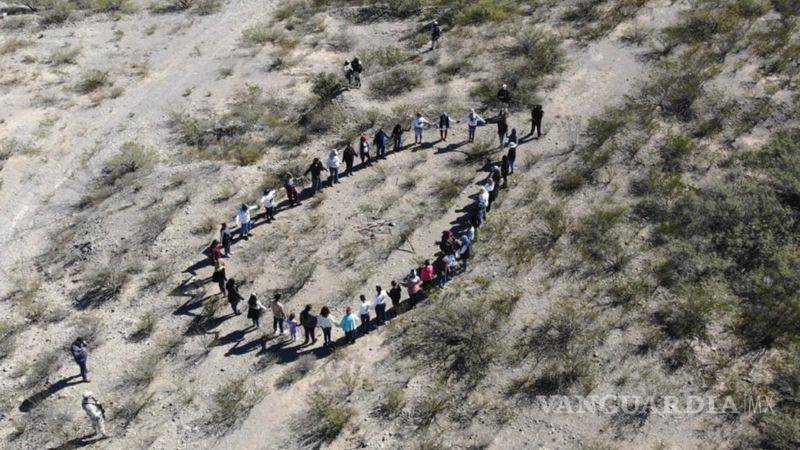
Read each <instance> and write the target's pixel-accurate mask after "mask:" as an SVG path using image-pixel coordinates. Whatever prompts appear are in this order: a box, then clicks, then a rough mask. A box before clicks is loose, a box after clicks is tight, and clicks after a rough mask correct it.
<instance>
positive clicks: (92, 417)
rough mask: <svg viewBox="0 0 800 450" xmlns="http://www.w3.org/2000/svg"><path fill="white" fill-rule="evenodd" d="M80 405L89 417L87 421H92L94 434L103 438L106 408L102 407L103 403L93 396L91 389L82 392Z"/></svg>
mask: <svg viewBox="0 0 800 450" xmlns="http://www.w3.org/2000/svg"><path fill="white" fill-rule="evenodd" d="M81 407H82V408H83V411H84V412H85V413H86V416H87V417H89V421H90V422H92V428H94V434H95V435H100V437H103V438H104V437H106V410H105V408H103V405H102V404H101V403H100V402H98V401H97V399H96V398H94V394H92V392H91V391H86V392H84V393H83V401H82V402H81Z"/></svg>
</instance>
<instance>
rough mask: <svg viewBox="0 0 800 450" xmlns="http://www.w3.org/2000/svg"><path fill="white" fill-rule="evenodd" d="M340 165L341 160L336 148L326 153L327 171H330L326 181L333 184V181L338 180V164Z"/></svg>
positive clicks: (336, 181)
mask: <svg viewBox="0 0 800 450" xmlns="http://www.w3.org/2000/svg"><path fill="white" fill-rule="evenodd" d="M341 165H342V160H341V159H339V152H338V151H336V150H331V153H330V154H329V155H328V172H330V177H328V183H329V184H330V185H331V186H333V183H338V182H339V166H341Z"/></svg>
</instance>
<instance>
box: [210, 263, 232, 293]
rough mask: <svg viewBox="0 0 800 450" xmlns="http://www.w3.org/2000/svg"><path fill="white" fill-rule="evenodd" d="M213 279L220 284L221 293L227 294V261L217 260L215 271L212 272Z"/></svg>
mask: <svg viewBox="0 0 800 450" xmlns="http://www.w3.org/2000/svg"><path fill="white" fill-rule="evenodd" d="M211 281H214V282H215V283H217V286H219V294H220V295H223V296H224V295H225V294H227V291H226V290H225V283H227V282H228V277H227V276H225V263H224V262H222V261H217V263H216V264H215V265H214V273H213V274H211Z"/></svg>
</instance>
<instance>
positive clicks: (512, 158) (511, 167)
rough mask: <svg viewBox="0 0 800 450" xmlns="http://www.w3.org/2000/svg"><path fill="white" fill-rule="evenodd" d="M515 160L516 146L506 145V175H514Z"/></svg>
mask: <svg viewBox="0 0 800 450" xmlns="http://www.w3.org/2000/svg"><path fill="white" fill-rule="evenodd" d="M516 160H517V144H516V142H512V143H510V144H508V173H514V162H516Z"/></svg>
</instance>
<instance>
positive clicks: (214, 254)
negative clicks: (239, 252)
mask: <svg viewBox="0 0 800 450" xmlns="http://www.w3.org/2000/svg"><path fill="white" fill-rule="evenodd" d="M208 254H209V257H210V258H211V264H213V265H214V266H216V265H217V263H218V262H220V261H221V260H222V257H223V254H222V245H220V243H219V241H218V240H216V239H214V240H213V241H211V245H210V246H209V247H208Z"/></svg>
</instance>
